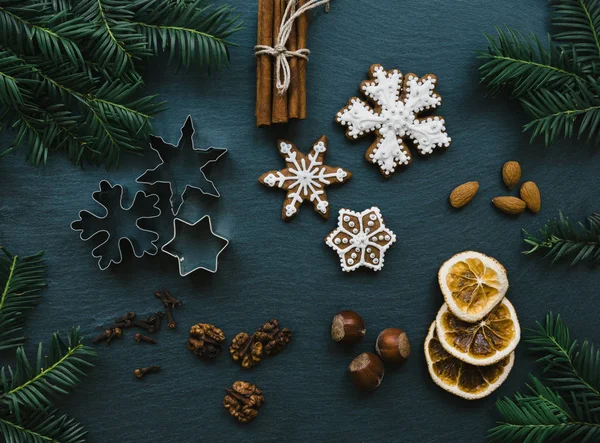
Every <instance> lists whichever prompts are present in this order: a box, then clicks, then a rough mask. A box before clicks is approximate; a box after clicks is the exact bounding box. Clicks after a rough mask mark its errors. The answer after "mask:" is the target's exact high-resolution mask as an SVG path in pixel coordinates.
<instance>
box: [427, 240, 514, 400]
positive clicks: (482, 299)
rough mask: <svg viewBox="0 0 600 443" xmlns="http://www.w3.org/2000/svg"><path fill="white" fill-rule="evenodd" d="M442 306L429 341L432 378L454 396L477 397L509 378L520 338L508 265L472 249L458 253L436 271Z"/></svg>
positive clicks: (432, 327) (428, 361) (489, 391)
mask: <svg viewBox="0 0 600 443" xmlns="http://www.w3.org/2000/svg"><path fill="white" fill-rule="evenodd" d="M438 281H439V284H440V288H441V290H442V293H443V294H444V300H445V301H446V302H445V303H444V305H443V306H442V307H441V308H440V310H439V311H438V314H437V318H436V319H435V321H434V322H433V323H432V324H431V327H430V328H429V333H428V334H427V338H426V339H425V358H426V359H427V366H428V368H429V374H430V375H431V378H432V379H433V381H434V382H435V383H436V384H437V385H439V386H440V387H442V388H443V389H445V390H446V391H448V392H451V393H452V394H454V395H458V396H459V397H463V398H466V399H468V400H476V399H479V398H483V397H486V396H487V395H489V394H491V393H492V392H493V391H495V390H496V389H497V388H498V387H499V386H500V385H501V384H502V383H503V382H504V380H506V377H508V374H509V373H510V370H511V369H512V367H513V363H514V360H515V355H514V349H515V348H516V347H517V344H518V343H519V339H520V337H521V328H520V326H519V320H518V319H517V314H516V312H515V308H514V307H513V305H512V304H511V303H510V302H509V301H508V299H506V298H505V297H504V296H505V294H506V291H507V290H508V278H507V276H506V269H504V266H502V265H501V264H500V263H498V261H496V260H495V259H493V258H491V257H488V256H487V255H484V254H481V253H479V252H474V251H465V252H461V253H459V254H456V255H455V256H454V257H452V258H451V259H450V260H448V261H446V262H445V263H444V264H443V265H442V267H441V268H440V270H439V272H438Z"/></svg>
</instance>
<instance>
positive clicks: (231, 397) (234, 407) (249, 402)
mask: <svg viewBox="0 0 600 443" xmlns="http://www.w3.org/2000/svg"><path fill="white" fill-rule="evenodd" d="M225 392H226V393H227V395H225V398H224V399H223V406H224V407H225V409H227V410H228V411H229V414H230V415H231V416H232V417H235V418H236V419H237V420H238V421H240V422H241V423H249V422H251V421H252V420H254V419H255V418H256V417H257V415H258V409H259V408H260V407H261V406H262V404H263V403H264V402H265V396H264V395H263V393H262V391H261V390H260V389H258V388H257V387H256V386H255V385H253V384H251V383H248V382H245V381H239V380H238V381H236V382H235V383H234V384H233V386H232V387H231V389H226V390H225Z"/></svg>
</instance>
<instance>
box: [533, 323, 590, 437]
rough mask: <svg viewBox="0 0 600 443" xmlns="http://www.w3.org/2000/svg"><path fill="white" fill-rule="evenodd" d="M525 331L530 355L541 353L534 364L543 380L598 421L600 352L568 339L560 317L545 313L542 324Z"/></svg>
mask: <svg viewBox="0 0 600 443" xmlns="http://www.w3.org/2000/svg"><path fill="white" fill-rule="evenodd" d="M529 332H530V336H529V337H528V338H527V339H526V342H527V343H530V344H531V345H532V346H531V347H530V349H531V350H532V351H533V352H536V353H541V354H542V357H540V358H539V359H538V360H537V361H538V363H541V367H542V370H543V371H544V376H545V379H546V380H547V381H548V382H550V383H552V386H553V388H554V389H555V390H557V391H558V392H561V393H567V394H569V393H570V394H571V395H572V396H573V399H574V401H576V402H577V403H578V406H581V405H583V406H584V407H585V408H586V409H587V410H588V411H590V413H591V414H592V416H593V419H596V420H598V422H600V351H598V350H596V349H595V347H594V345H592V344H590V343H589V342H588V341H587V340H585V341H584V342H583V343H582V344H581V345H580V344H578V343H577V340H572V339H571V338H570V334H569V329H568V328H567V326H566V325H565V324H564V323H563V321H562V320H561V318H560V315H559V316H557V317H556V318H555V317H554V316H553V315H552V314H548V315H547V316H546V322H545V324H544V325H541V324H539V323H538V324H537V328H536V329H532V330H529ZM596 412H597V414H595V413H596ZM598 426H600V424H599V425H598Z"/></svg>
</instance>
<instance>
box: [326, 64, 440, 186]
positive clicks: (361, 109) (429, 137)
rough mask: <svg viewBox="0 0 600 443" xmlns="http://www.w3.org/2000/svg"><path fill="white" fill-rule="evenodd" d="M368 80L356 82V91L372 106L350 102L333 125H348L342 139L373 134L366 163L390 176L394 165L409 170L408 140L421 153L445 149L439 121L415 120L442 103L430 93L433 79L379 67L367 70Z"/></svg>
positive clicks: (356, 101) (433, 84)
mask: <svg viewBox="0 0 600 443" xmlns="http://www.w3.org/2000/svg"><path fill="white" fill-rule="evenodd" d="M369 77H370V80H365V81H363V82H362V83H361V87H360V90H361V91H362V93H363V94H364V95H366V96H367V98H369V99H370V100H371V101H372V102H373V103H374V105H375V107H374V108H371V107H370V106H369V105H368V104H367V103H365V102H364V101H362V100H361V99H359V98H358V97H353V98H351V99H350V101H349V102H348V104H347V105H346V107H345V108H343V109H341V110H340V111H339V112H338V113H337V117H336V120H337V122H338V123H340V124H342V125H343V126H347V127H348V128H347V130H346V136H347V137H348V138H350V139H356V138H358V137H359V136H362V135H364V134H367V133H369V132H373V131H375V134H376V137H377V138H376V140H375V142H374V143H373V144H372V145H371V146H370V147H369V149H368V150H367V152H366V154H365V158H366V159H367V161H369V162H371V163H377V164H378V165H379V168H380V169H381V172H382V174H383V175H384V176H386V177H390V176H391V174H392V173H393V172H394V171H395V170H396V167H397V166H399V165H408V164H409V163H410V162H411V160H412V159H411V155H410V151H409V150H408V147H407V146H406V144H405V140H408V139H410V140H411V142H412V144H413V145H414V146H415V147H416V148H417V150H418V151H419V153H420V154H423V155H426V154H431V153H432V152H433V150H434V149H435V148H436V147H438V146H444V147H448V146H450V142H451V139H450V137H448V134H447V133H446V127H445V126H444V125H445V122H444V119H443V118H442V117H438V116H435V117H423V118H418V115H419V114H421V113H422V112H424V111H427V110H429V109H434V108H437V107H438V106H439V105H440V104H441V103H442V98H441V97H440V96H439V94H437V93H436V92H434V90H435V85H436V83H437V77H436V76H435V75H433V74H426V75H425V76H423V77H421V78H418V77H417V76H416V75H415V74H407V75H406V76H404V79H403V77H402V73H401V72H400V71H398V70H397V69H394V70H393V71H386V70H385V69H383V67H382V66H381V65H373V66H371V69H370V70H369Z"/></svg>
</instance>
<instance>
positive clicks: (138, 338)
mask: <svg viewBox="0 0 600 443" xmlns="http://www.w3.org/2000/svg"><path fill="white" fill-rule="evenodd" d="M133 338H134V340H135V341H136V342H138V343H139V342H142V341H143V342H146V343H152V344H153V345H155V344H157V343H158V342H157V341H156V340H154V339H153V338H150V337H146V336H145V335H142V334H135V335H134V336H133Z"/></svg>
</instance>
